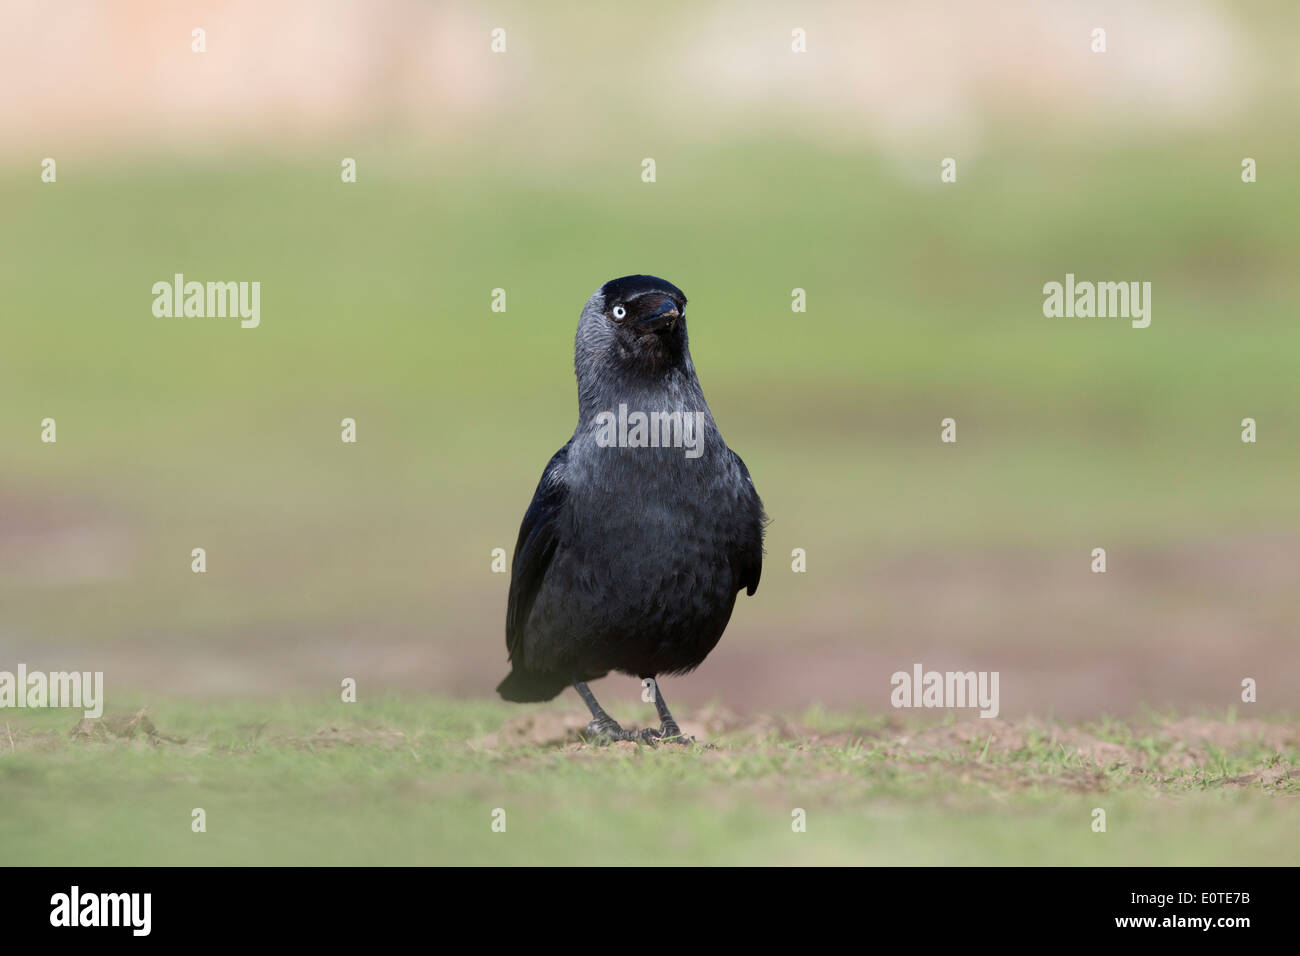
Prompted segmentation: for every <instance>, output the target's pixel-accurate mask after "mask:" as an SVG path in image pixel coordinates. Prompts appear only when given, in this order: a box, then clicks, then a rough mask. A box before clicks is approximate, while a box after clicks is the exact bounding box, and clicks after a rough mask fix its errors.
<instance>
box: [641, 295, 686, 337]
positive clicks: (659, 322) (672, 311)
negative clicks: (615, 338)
mask: <svg viewBox="0 0 1300 956" xmlns="http://www.w3.org/2000/svg"><path fill="white" fill-rule="evenodd" d="M681 315H682V314H681V313H680V312H678V311H677V303H675V302H674V301H673V300H672V299H668V298H665V299H664V300H663V302H661V303H659V308H657V309H655V310H654V311H653V312H651V313H650V314H649V315H647V316H646V317H645V318H644V319H642V320H641V321H640V322H638V323H637V327H638V328H642V329H645V330H646V331H649V332H658V331H659V330H660V329H665V328H667V329H671V328H672V327H673V323H675V322H676V321H677V320H678V319H679V318H681Z"/></svg>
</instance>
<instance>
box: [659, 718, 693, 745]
mask: <svg viewBox="0 0 1300 956" xmlns="http://www.w3.org/2000/svg"><path fill="white" fill-rule="evenodd" d="M655 736H656V737H657V738H658V739H659V741H660V742H662V743H665V744H681V745H682V746H684V747H690V746H691V745H693V744H694V743H695V738H694V737H687V736H686V735H685V734H683V733H682V728H680V727H678V726H677V724H675V723H669V722H666V723H665V724H664V725H663V726H662V727H660V728H659V729H658V730H656V731H655Z"/></svg>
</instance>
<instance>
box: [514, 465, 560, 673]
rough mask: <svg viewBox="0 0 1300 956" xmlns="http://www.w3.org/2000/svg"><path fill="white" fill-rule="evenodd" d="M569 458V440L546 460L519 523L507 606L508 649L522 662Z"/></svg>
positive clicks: (551, 550)
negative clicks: (526, 635) (522, 518)
mask: <svg viewBox="0 0 1300 956" xmlns="http://www.w3.org/2000/svg"><path fill="white" fill-rule="evenodd" d="M568 460H569V443H568V442H566V443H565V445H564V447H563V448H561V449H560V450H559V451H557V452H556V453H555V455H554V456H553V457H552V458H551V460H550V461H549V462H547V464H546V470H545V471H543V472H542V480H541V481H539V482H538V483H537V490H536V491H535V492H533V500H532V503H531V504H530V505H529V506H528V511H526V512H525V513H524V521H523V524H521V525H520V526H519V540H518V541H517V542H515V559H514V564H513V565H512V567H511V569H510V603H509V605H508V606H507V607H506V649H507V650H508V651H509V652H510V659H511V660H512V661H514V662H515V663H516V664H522V663H523V660H522V656H523V647H524V628H525V626H526V625H527V624H528V615H529V613H531V611H532V609H533V602H534V601H535V600H536V599H537V592H538V589H540V588H541V586H542V579H543V578H544V577H546V569H547V568H548V567H550V565H551V558H552V557H553V556H554V555H555V545H556V542H557V538H556V527H555V523H556V520H557V518H558V516H559V513H560V509H561V508H562V507H563V506H564V501H565V498H567V497H568V487H567V486H566V485H565V483H564V477H565V470H566V465H567V464H568Z"/></svg>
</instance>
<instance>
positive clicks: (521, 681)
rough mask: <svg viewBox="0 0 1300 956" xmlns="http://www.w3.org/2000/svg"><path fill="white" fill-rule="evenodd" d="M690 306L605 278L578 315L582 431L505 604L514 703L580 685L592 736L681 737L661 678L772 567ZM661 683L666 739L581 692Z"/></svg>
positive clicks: (538, 496)
mask: <svg viewBox="0 0 1300 956" xmlns="http://www.w3.org/2000/svg"><path fill="white" fill-rule="evenodd" d="M685 313H686V296H685V295H684V294H683V293H682V290H681V289H679V288H677V286H675V285H673V284H672V283H671V282H666V281H664V280H663V279H657V278H655V277H654V276H644V275H634V276H624V277H623V278H621V279H612V280H610V281H609V282H606V283H605V284H604V285H603V286H601V287H600V289H598V290H597V291H596V292H595V293H594V294H593V295H592V296H591V298H590V299H588V300H587V304H586V306H585V307H584V308H583V310H582V316H581V317H580V318H579V320H578V334H577V341H576V347H575V349H574V361H573V364H574V371H575V372H576V373H577V378H578V426H577V428H575V429H574V432H573V437H572V438H570V439H569V441H568V442H567V443H566V444H565V446H564V447H563V448H561V449H560V450H559V451H558V452H556V453H555V456H554V457H552V458H551V460H550V462H549V463H548V464H547V466H546V470H545V471H544V472H543V473H542V480H541V481H540V482H539V483H538V485H537V491H536V492H535V493H534V494H533V500H532V503H531V504H530V505H529V506H528V511H527V512H526V513H525V514H524V520H523V524H522V525H521V527H520V528H519V540H518V541H517V542H516V544H515V555H514V563H513V567H512V569H511V578H510V600H509V605H508V607H507V609H506V648H507V649H508V651H509V655H510V663H511V666H512V670H511V671H510V673H509V674H508V675H507V676H506V678H505V680H503V681H502V682H501V684H500V686H498V687H497V693H499V694H500V695H501V696H502V697H503V698H505V699H506V700H510V701H520V702H528V701H543V700H550V699H551V698H553V697H555V696H556V695H557V694H559V693H560V692H561V691H562V690H563V689H564V688H565V687H566V686H568V685H569V684H572V685H573V686H574V688H575V689H576V690H577V691H578V694H579V695H580V696H581V697H582V699H583V701H585V702H586V704H587V707H588V708H589V709H590V710H591V716H592V720H591V723H590V725H589V726H588V728H587V733H588V735H590V736H593V737H598V738H604V739H611V740H638V741H642V742H646V743H652V742H655V741H657V740H660V739H663V740H674V741H678V742H687V741H686V739H685V738H683V736H682V733H681V730H680V728H679V727H678V725H677V722H676V721H675V720H673V716H672V714H671V713H669V711H668V706H667V705H666V704H665V703H664V698H663V694H662V693H661V692H660V691H659V687H658V678H659V676H660V675H663V674H683V673H686V672H688V671H691V670H694V669H695V668H696V667H697V666H698V665H699V664H700V662H701V661H703V660H704V658H705V657H706V656H707V655H708V653H709V651H711V650H713V648H714V645H716V644H717V643H718V640H719V638H721V637H722V632H723V630H725V629H726V626H727V621H728V620H729V619H730V618H731V610H732V608H733V607H734V606H735V603H736V595H737V594H738V593H740V591H742V590H743V591H745V592H746V593H748V594H753V593H754V592H755V590H757V589H758V578H759V575H760V573H761V572H762V569H763V529H764V526H765V524H766V521H767V519H766V517H765V515H764V513H763V503H762V502H761V501H760V500H759V497H758V492H757V491H755V490H754V483H753V481H752V480H751V479H750V477H749V470H748V469H747V468H746V467H745V463H744V462H743V461H741V460H740V456H739V455H737V454H736V453H735V452H733V451H732V450H731V449H729V448H728V447H727V445H726V443H725V442H724V441H723V440H722V434H721V433H720V432H719V431H718V426H717V425H716V423H715V422H714V421H713V416H712V414H710V412H709V406H708V404H707V403H706V402H705V401H704V392H703V391H702V390H701V388H700V382H699V379H698V378H696V375H695V365H694V364H693V363H692V362H691V354H690V350H689V349H688V347H687V339H686V315H685ZM610 671H620V672H622V673H624V674H629V675H631V676H633V677H639V678H642V679H643V680H644V679H646V678H651V679H653V681H654V683H653V684H650V685H649V686H651V687H652V688H653V690H654V699H655V706H656V709H657V710H658V712H659V719H660V722H661V726H660V727H659V729H658V730H654V729H647V730H641V731H630V730H624V729H623V728H622V727H620V726H619V725H618V723H617V722H616V721H615V720H614V719H613V718H612V717H610V716H609V714H607V713H605V711H604V709H603V708H602V707H601V706H600V704H598V703H597V702H596V698H595V696H594V695H593V694H592V693H591V690H590V689H589V688H588V687H587V682H588V681H591V680H596V679H598V678H601V677H604V676H605V675H606V674H608V673H609V672H610Z"/></svg>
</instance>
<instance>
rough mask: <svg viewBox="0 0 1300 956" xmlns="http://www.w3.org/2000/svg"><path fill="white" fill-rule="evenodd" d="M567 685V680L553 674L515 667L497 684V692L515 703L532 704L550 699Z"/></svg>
mask: <svg viewBox="0 0 1300 956" xmlns="http://www.w3.org/2000/svg"><path fill="white" fill-rule="evenodd" d="M568 686H569V681H568V680H567V679H566V678H563V677H556V676H555V675H554V674H538V673H537V672H535V671H525V670H520V669H519V668H518V667H516V668H515V669H514V670H512V671H511V672H510V673H509V674H507V675H506V679H505V680H503V681H502V682H501V683H500V684H498V685H497V693H498V694H500V695H501V697H502V699H504V700H509V701H513V702H514V703H516V704H534V703H539V702H540V701H543V700H550V699H552V698H553V697H556V696H558V695H559V693H560V691H562V690H564V688H566V687H568Z"/></svg>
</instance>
